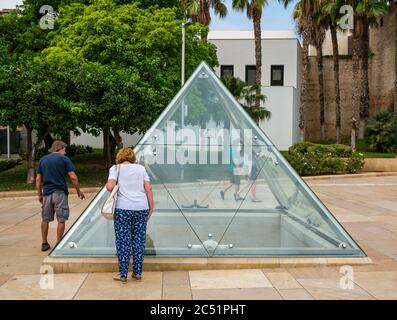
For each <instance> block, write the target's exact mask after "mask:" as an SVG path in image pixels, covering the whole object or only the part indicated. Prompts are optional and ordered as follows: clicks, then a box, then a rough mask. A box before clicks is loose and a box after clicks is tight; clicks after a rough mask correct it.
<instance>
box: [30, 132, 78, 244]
mask: <svg viewBox="0 0 397 320" xmlns="http://www.w3.org/2000/svg"><path fill="white" fill-rule="evenodd" d="M66 147H67V144H66V143H64V142H62V141H59V140H56V141H54V143H53V144H52V146H51V149H50V150H48V152H50V154H48V155H46V156H44V157H43V158H41V159H40V163H39V167H38V169H37V176H36V189H37V193H38V196H39V201H40V203H41V204H42V223H41V235H42V238H43V242H42V245H41V251H47V250H49V249H50V248H51V247H50V245H49V244H48V241H47V236H48V225H49V223H50V222H51V221H54V216H55V215H56V217H57V220H58V228H57V243H58V242H59V241H61V239H62V237H63V233H64V232H65V221H66V220H68V218H69V204H68V194H69V192H68V185H67V183H66V176H69V177H70V180H71V181H72V183H73V185H74V187H75V188H76V190H77V195H78V196H79V198H80V199H84V194H83V193H82V192H81V191H80V186H79V180H78V178H77V175H76V173H75V171H76V169H75V167H74V165H73V163H72V161H70V159H69V158H68V157H66V155H65V153H66ZM42 182H43V190H42V188H41V184H42Z"/></svg>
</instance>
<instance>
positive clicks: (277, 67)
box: [208, 30, 302, 150]
mask: <svg viewBox="0 0 397 320" xmlns="http://www.w3.org/2000/svg"><path fill="white" fill-rule="evenodd" d="M208 39H209V41H210V42H212V43H213V44H215V45H216V46H217V48H218V50H217V55H218V60H219V65H220V66H219V67H218V68H216V72H217V74H218V76H221V75H224V74H227V73H229V74H232V75H234V76H235V77H238V78H240V79H241V80H244V81H246V82H247V83H249V84H254V83H255V40H254V32H253V31H252V30H247V31H245V30H244V31H240V30H224V31H211V32H210V33H209V36H208ZM301 61H302V47H301V44H300V42H299V40H298V38H297V36H296V35H295V33H294V31H293V30H274V31H267V30H263V31H262V85H263V89H262V93H263V94H265V95H266V96H267V102H266V104H265V105H266V108H267V109H268V110H270V111H271V113H272V116H271V118H270V119H269V120H265V121H263V122H262V123H261V128H262V129H263V130H264V131H265V133H266V134H267V135H268V137H269V138H270V140H272V141H273V143H274V144H275V145H276V146H277V147H278V148H279V149H280V150H287V149H288V148H289V147H290V146H291V145H293V144H294V143H296V142H298V141H299V127H298V125H299V101H300V99H299V97H300V82H301Z"/></svg>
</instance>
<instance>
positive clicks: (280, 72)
mask: <svg viewBox="0 0 397 320" xmlns="http://www.w3.org/2000/svg"><path fill="white" fill-rule="evenodd" d="M271 73H272V74H271V83H270V85H271V86H283V85H284V66H272V68H271Z"/></svg>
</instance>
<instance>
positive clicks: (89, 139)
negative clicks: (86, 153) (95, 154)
mask: <svg viewBox="0 0 397 320" xmlns="http://www.w3.org/2000/svg"><path fill="white" fill-rule="evenodd" d="M121 137H122V138H123V144H124V147H131V146H132V145H134V146H135V144H136V143H137V142H138V141H139V139H140V137H141V136H140V135H139V134H134V135H129V134H126V133H124V132H122V133H121ZM71 143H72V144H73V143H74V144H82V145H90V146H91V147H93V148H98V149H102V148H103V137H102V133H101V134H100V135H99V136H98V137H95V136H93V135H91V134H88V133H84V132H82V134H81V135H80V136H75V135H74V134H72V136H71Z"/></svg>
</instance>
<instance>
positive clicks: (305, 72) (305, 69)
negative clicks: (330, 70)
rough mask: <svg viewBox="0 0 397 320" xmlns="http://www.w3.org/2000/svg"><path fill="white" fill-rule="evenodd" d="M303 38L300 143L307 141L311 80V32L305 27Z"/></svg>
mask: <svg viewBox="0 0 397 320" xmlns="http://www.w3.org/2000/svg"><path fill="white" fill-rule="evenodd" d="M302 36H303V51H302V81H301V95H300V107H299V132H300V141H305V133H306V132H305V126H306V101H307V94H308V92H307V89H308V88H307V85H308V78H309V30H308V27H307V26H305V27H304V29H303V32H302Z"/></svg>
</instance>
